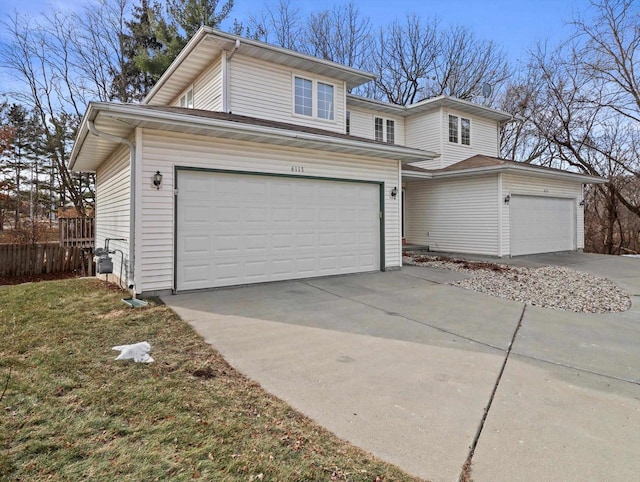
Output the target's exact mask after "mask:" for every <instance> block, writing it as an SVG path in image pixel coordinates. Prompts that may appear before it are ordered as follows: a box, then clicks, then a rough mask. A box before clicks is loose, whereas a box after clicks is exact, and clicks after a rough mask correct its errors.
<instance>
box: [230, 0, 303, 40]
mask: <svg viewBox="0 0 640 482" xmlns="http://www.w3.org/2000/svg"><path fill="white" fill-rule="evenodd" d="M236 30H237V28H236ZM245 34H246V35H247V36H248V37H251V38H255V39H256V40H261V41H263V42H268V43H271V44H273V45H277V46H279V47H283V48H285V49H291V50H302V47H303V46H302V42H303V40H302V36H303V21H302V17H301V14H300V9H299V8H297V7H295V6H294V5H293V4H292V2H291V0H278V3H275V4H273V3H272V4H266V5H265V7H264V9H263V10H262V11H261V12H259V13H258V14H256V15H252V16H251V17H250V18H249V22H248V26H247V27H246V29H245Z"/></svg>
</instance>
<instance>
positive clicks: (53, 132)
mask: <svg viewBox="0 0 640 482" xmlns="http://www.w3.org/2000/svg"><path fill="white" fill-rule="evenodd" d="M5 28H6V31H7V32H8V33H9V34H10V35H11V38H12V41H11V43H10V44H6V45H5V46H4V47H3V49H2V50H1V51H0V58H2V60H3V63H4V65H5V66H6V67H7V68H9V69H11V70H12V71H13V72H14V74H15V77H16V80H17V81H19V82H21V83H22V85H23V89H22V90H20V91H19V92H15V93H13V96H14V97H15V98H16V99H18V100H20V101H21V102H23V103H24V104H25V105H27V106H29V107H30V108H31V109H33V112H34V114H35V115H36V118H37V119H38V121H39V123H40V126H41V128H42V129H43V135H44V137H45V143H46V146H47V155H48V156H49V157H50V159H51V161H52V162H53V163H54V164H55V167H56V172H57V173H58V176H59V181H60V183H61V185H62V186H63V187H64V192H65V193H66V194H67V195H68V196H69V198H70V200H71V202H72V203H73V204H74V206H75V208H76V209H77V210H78V212H80V213H84V204H85V202H84V201H85V195H86V194H89V195H91V190H89V193H87V192H86V186H87V185H88V183H87V182H82V180H81V177H82V176H81V175H76V174H72V173H71V172H69V170H68V169H67V161H68V158H69V153H70V148H71V143H72V141H73V137H74V134H75V129H76V128H77V125H78V122H79V120H80V117H81V114H82V113H83V112H84V110H85V108H86V105H87V102H88V101H89V100H90V99H91V98H93V95H94V92H95V91H94V89H92V88H91V86H90V85H89V84H88V83H87V82H86V79H84V77H83V76H82V75H81V72H80V70H79V68H78V66H79V65H80V64H81V62H82V59H81V58H80V56H79V55H78V52H77V50H76V49H75V48H74V47H75V46H76V45H77V43H76V40H77V34H78V28H79V26H78V24H77V22H75V21H74V19H73V17H70V16H67V15H65V14H63V13H62V12H53V13H52V14H51V15H50V16H48V17H45V18H44V20H43V21H42V22H33V21H31V20H29V19H28V18H26V17H24V16H20V15H18V14H16V15H15V16H14V17H13V18H12V19H11V20H9V21H8V22H7V23H5Z"/></svg>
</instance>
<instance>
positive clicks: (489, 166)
mask: <svg viewBox="0 0 640 482" xmlns="http://www.w3.org/2000/svg"><path fill="white" fill-rule="evenodd" d="M505 171H510V172H515V173H520V174H529V175H535V176H540V177H553V178H561V179H566V180H573V181H576V182H581V183H583V184H601V183H605V182H607V180H606V179H603V178H601V177H598V176H591V175H589V174H581V173H577V172H570V171H564V170H562V169H555V168H553V167H546V166H537V165H535V164H528V163H526V162H517V161H508V160H506V159H500V158H498V157H491V156H482V155H476V156H473V157H470V158H468V159H465V160H464V161H460V162H457V163H455V164H452V165H450V166H447V167H445V168H442V169H423V168H420V167H417V166H411V165H406V166H403V167H402V175H403V177H407V178H417V179H439V178H443V177H461V176H472V175H480V174H487V173H494V172H496V173H497V172H505Z"/></svg>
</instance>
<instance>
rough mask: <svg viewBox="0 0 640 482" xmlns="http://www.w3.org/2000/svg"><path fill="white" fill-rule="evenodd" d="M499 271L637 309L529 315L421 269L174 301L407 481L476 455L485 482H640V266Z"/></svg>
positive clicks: (566, 259) (531, 260)
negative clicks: (595, 281) (580, 284)
mask: <svg viewBox="0 0 640 482" xmlns="http://www.w3.org/2000/svg"><path fill="white" fill-rule="evenodd" d="M494 261H495V260H494ZM504 261H506V262H510V263H513V264H521V265H529V266H537V265H540V264H558V265H563V266H569V267H573V268H575V269H579V270H582V271H589V272H593V273H595V274H598V275H601V276H606V277H608V278H610V279H612V280H614V281H616V282H617V283H618V285H619V286H621V287H622V288H623V289H625V290H626V291H627V293H628V294H630V295H632V299H633V306H632V308H631V309H630V310H629V311H627V312H625V313H618V314H607V315H584V314H575V313H568V312H562V311H555V310H549V309H544V308H538V307H532V306H526V307H525V305H524V304H522V303H517V302H513V301H507V300H502V299H498V298H493V297H490V296H487V295H483V294H479V293H475V292H472V291H466V290H462V289H460V288H455V287H451V286H447V285H446V282H448V281H451V280H454V279H459V278H460V277H464V276H465V275H462V274H460V273H454V272H448V271H440V270H435V269H430V268H419V267H412V266H405V267H404V268H403V270H402V271H401V272H387V273H370V274H362V275H349V276H339V277H331V278H323V279H313V280H307V281H294V282H282V283H272V284H265V285H260V286H250V287H243V288H232V289H224V290H215V291H207V292H198V293H191V294H184V295H177V296H168V297H165V298H163V300H164V301H165V303H167V305H169V306H170V307H171V308H173V309H174V310H175V311H176V312H177V313H178V314H179V315H180V316H181V317H182V318H183V319H185V320H188V321H189V322H190V323H191V324H192V325H193V326H194V327H195V329H196V330H198V331H199V332H200V333H201V334H202V336H203V337H204V338H205V339H206V340H207V341H208V342H209V343H211V344H212V345H213V346H214V347H215V348H216V349H218V350H219V351H220V352H221V353H222V354H223V355H224V357H225V358H226V359H227V361H229V363H230V364H231V365H233V366H235V367H236V368H238V369H239V370H240V371H242V372H244V373H245V374H246V375H247V376H249V377H250V378H251V379H253V380H255V381H257V382H258V383H260V384H261V385H262V386H263V387H264V388H265V389H267V390H268V391H270V392H271V393H273V394H275V395H276V396H278V397H279V398H281V399H283V400H285V401H287V402H288V403H289V404H291V405H292V406H293V407H295V408H296V409H298V410H299V411H301V412H302V413H304V414H306V415H308V416H310V417H311V418H313V419H314V420H316V421H317V422H318V423H320V424H321V425H323V426H325V427H327V428H328V429H329V430H331V431H332V432H334V433H335V434H337V435H338V436H340V437H342V438H344V439H347V440H349V441H351V442H352V443H354V444H355V445H358V446H360V447H362V448H363V449H365V450H367V451H369V452H371V453H373V454H375V455H377V456H379V457H380V458H382V459H384V460H387V461H389V462H392V463H394V464H397V465H398V466H400V467H402V468H403V469H405V470H406V471H407V472H409V473H412V474H415V475H417V476H420V477H423V478H426V479H430V480H433V481H441V480H442V481H455V480H458V478H459V477H460V474H461V470H462V466H463V464H464V463H465V461H466V460H467V459H468V458H469V457H470V455H471V454H472V455H473V457H472V468H473V469H472V478H473V480H475V481H510V482H512V481H540V480H545V481H556V480H557V481H573V480H575V481H584V480H637V478H638V474H639V473H640V457H638V453H639V448H640V259H630V258H618V257H607V256H597V255H586V254H575V253H574V254H564V255H546V256H532V257H520V258H515V259H513V260H504ZM512 340H513V343H512ZM510 347H511V350H510ZM487 407H489V409H488V413H487V414H486V417H485V411H486V408H487ZM471 447H473V448H475V450H474V451H473V450H472V449H471ZM472 452H473V453H472Z"/></svg>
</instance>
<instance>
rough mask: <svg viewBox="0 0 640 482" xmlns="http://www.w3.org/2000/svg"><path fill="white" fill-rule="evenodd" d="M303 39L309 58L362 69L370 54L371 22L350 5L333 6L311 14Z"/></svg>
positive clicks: (355, 7)
mask: <svg viewBox="0 0 640 482" xmlns="http://www.w3.org/2000/svg"><path fill="white" fill-rule="evenodd" d="M304 39H305V42H304V45H305V51H306V52H307V53H308V54H310V55H314V56H316V57H320V58H323V59H326V60H331V61H333V62H338V63H340V64H343V65H348V66H349V67H355V68H362V67H363V66H364V65H365V64H366V61H367V59H368V57H369V55H370V53H371V46H372V40H373V39H372V30H371V20H370V19H369V18H368V17H362V16H361V15H360V11H359V10H358V7H357V6H356V5H355V4H354V3H353V2H349V3H347V4H344V5H336V6H334V7H333V8H332V9H331V10H321V11H319V12H317V13H311V15H310V16H309V19H308V23H307V28H306V32H305V36H304Z"/></svg>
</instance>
